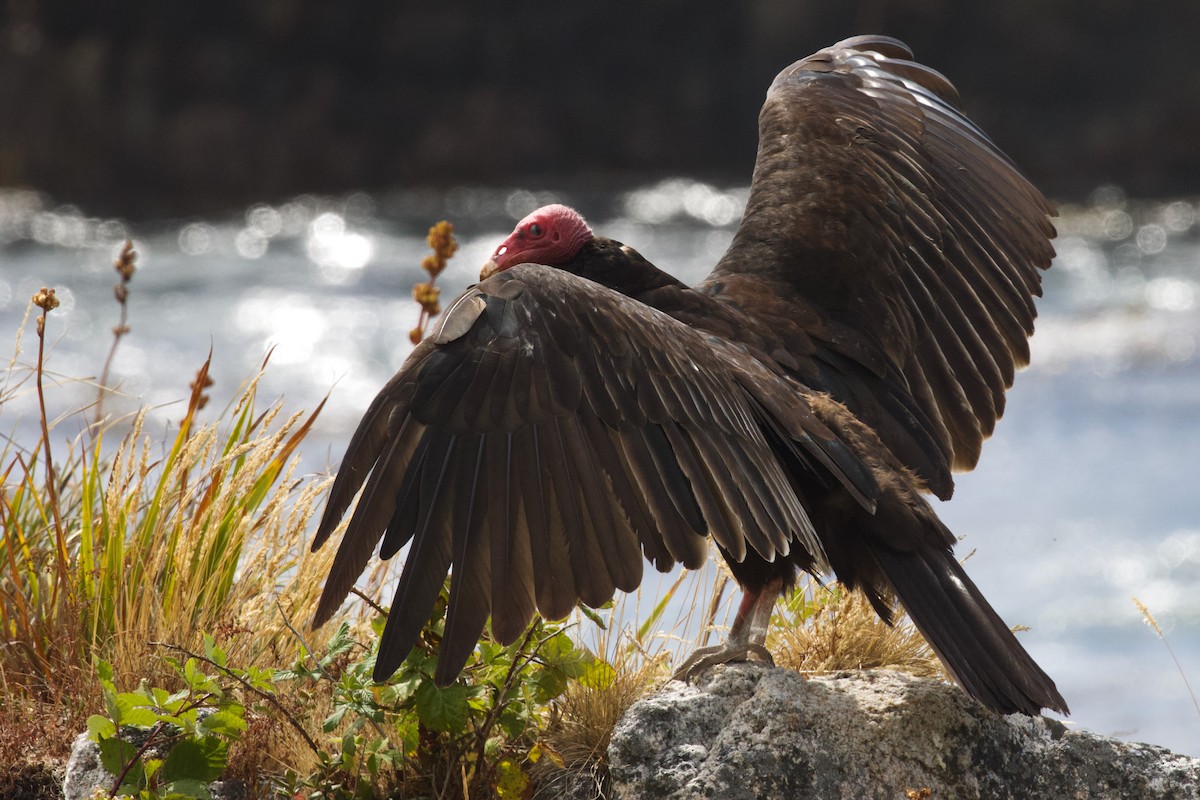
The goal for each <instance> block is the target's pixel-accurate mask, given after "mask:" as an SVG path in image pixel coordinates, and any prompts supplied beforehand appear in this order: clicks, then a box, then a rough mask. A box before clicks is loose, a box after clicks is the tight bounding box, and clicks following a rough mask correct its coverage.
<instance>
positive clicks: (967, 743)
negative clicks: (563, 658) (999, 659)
mask: <svg viewBox="0 0 1200 800" xmlns="http://www.w3.org/2000/svg"><path fill="white" fill-rule="evenodd" d="M608 756H609V764H610V769H611V778H612V786H613V792H612V796H613V797H614V798H626V799H627V800H634V798H637V800H657V799H659V798H662V799H663V800H665V799H666V798H671V800H683V798H702V797H703V798H710V797H711V798H722V799H727V800H741V799H742V798H747V799H749V798H789V799H792V800H807V799H808V798H813V800H816V799H817V798H820V800H832V799H834V798H845V800H874V798H880V800H882V799H883V798H887V800H904V799H905V798H906V797H929V798H931V800H950V798H986V800H1041V799H1042V798H1045V800H1062V798H1079V799H1086V798H1133V797H1136V798H1139V800H1158V799H1159V798H1161V799H1163V800H1165V799H1166V798H1172V799H1174V798H1179V800H1196V798H1200V759H1195V758H1189V757H1186V756H1181V755H1177V754H1175V753H1171V752H1170V751H1168V750H1166V749H1164V748H1160V747H1153V746H1151V745H1145V744H1131V743H1127V742H1121V741H1117V740H1113V739H1108V738H1105V737H1102V736H1097V735H1094V734H1090V733H1087V732H1084V731H1076V730H1071V729H1070V728H1068V727H1067V726H1065V725H1063V724H1062V723H1060V722H1057V721H1054V720H1050V719H1046V718H1043V717H1039V718H1036V719H1031V718H1028V717H1023V716H1020V715H1013V716H1010V717H1004V716H1000V715H998V714H996V713H994V712H992V711H990V710H988V709H986V708H984V707H983V706H982V705H980V704H978V703H976V702H974V701H973V700H971V699H970V698H968V697H967V696H966V695H964V694H963V693H962V692H961V691H959V690H958V688H956V687H954V686H949V685H947V684H944V683H940V682H938V681H933V680H929V679H924V678H916V677H913V676H910V675H905V674H903V673H898V672H893V671H889V670H876V671H866V672H852V673H839V674H835V675H829V676H821V677H812V678H805V677H803V676H801V675H800V674H798V673H796V672H792V671H790V670H783V669H772V668H769V667H763V666H759V665H756V664H737V665H729V666H724V667H716V668H714V669H712V670H710V671H709V672H708V673H707V675H705V676H704V677H703V678H701V680H700V681H699V682H698V684H697V685H694V686H691V685H685V684H683V683H679V682H672V683H669V684H668V685H667V686H666V687H665V688H664V689H663V690H662V691H660V692H658V693H657V694H655V695H653V696H651V697H647V698H645V699H643V700H640V701H639V702H638V703H636V704H635V705H634V706H633V707H632V708H630V710H629V712H628V713H627V714H626V715H625V717H624V718H623V719H622V720H621V722H620V723H619V724H618V725H617V729H616V731H615V733H614V735H613V739H612V745H611V746H610V747H609V751H608Z"/></svg>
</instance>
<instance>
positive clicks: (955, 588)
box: [871, 546, 1068, 715]
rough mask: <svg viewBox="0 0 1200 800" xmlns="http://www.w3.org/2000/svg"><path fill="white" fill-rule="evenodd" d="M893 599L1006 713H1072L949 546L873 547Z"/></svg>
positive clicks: (960, 673) (954, 670)
mask: <svg viewBox="0 0 1200 800" xmlns="http://www.w3.org/2000/svg"><path fill="white" fill-rule="evenodd" d="M871 549H872V551H873V554H874V556H875V558H876V560H877V561H878V563H879V566H880V568H881V569H882V570H883V572H884V574H885V575H886V576H887V579H888V581H889V582H890V583H891V584H892V587H893V589H894V590H895V593H896V597H897V598H898V599H899V600H900V603H901V604H902V605H903V606H904V608H905V610H906V611H907V612H908V615H909V617H911V618H912V621H913V623H914V624H915V625H916V626H917V629H918V630H920V631H921V633H922V635H924V637H925V639H926V640H927V641H928V642H929V644H930V645H931V646H932V647H933V649H934V651H935V652H936V653H937V654H938V657H939V658H941V660H942V663H943V664H945V665H946V669H947V670H948V671H949V672H950V674H951V675H952V676H953V677H954V679H955V680H957V681H958V683H959V684H960V685H962V687H963V689H965V690H966V691H967V693H968V694H970V695H971V696H972V697H974V698H975V699H977V700H979V701H980V702H981V703H983V704H984V705H987V706H989V707H990V708H993V709H995V710H996V711H999V712H1000V713H1002V714H1011V713H1014V712H1020V713H1022V714H1028V715H1036V714H1039V713H1041V710H1042V709H1043V708H1050V709H1053V710H1055V711H1060V712H1062V713H1064V714H1066V713H1068V709H1067V703H1066V701H1065V700H1064V699H1063V697H1062V695H1061V694H1059V692H1058V689H1057V688H1056V687H1055V685H1054V681H1053V680H1051V678H1050V676H1049V675H1047V674H1046V673H1045V672H1044V671H1042V668H1041V667H1039V666H1038V665H1037V663H1035V662H1034V660H1033V658H1032V657H1031V656H1030V655H1029V653H1028V652H1026V651H1025V648H1024V647H1022V646H1021V643H1020V642H1018V641H1017V638H1016V637H1015V636H1014V635H1013V633H1012V631H1011V630H1009V628H1008V626H1007V625H1005V624H1004V620H1002V619H1000V615H999V614H997V613H996V611H995V609H993V608H992V607H991V605H990V604H989V603H988V601H987V600H986V599H984V596H983V594H982V592H980V591H979V588H978V587H977V586H975V584H974V582H972V581H971V579H970V578H969V577H968V576H967V573H966V572H965V571H963V568H962V566H961V565H960V564H959V563H958V561H957V560H956V559H955V558H954V555H953V553H951V552H950V551H949V550H943V549H941V548H938V547H931V546H926V547H922V548H919V549H917V550H915V551H906V552H899V551H895V550H892V549H890V548H888V547H886V546H875V547H872V548H871Z"/></svg>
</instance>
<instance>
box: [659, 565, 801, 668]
mask: <svg viewBox="0 0 1200 800" xmlns="http://www.w3.org/2000/svg"><path fill="white" fill-rule="evenodd" d="M781 591H783V580H782V579H780V578H776V579H774V580H772V581H771V582H769V583H768V584H767V585H766V586H763V587H762V588H761V589H757V590H754V589H744V590H743V594H742V604H741V605H740V606H738V611H737V615H736V616H735V617H734V618H733V626H732V627H731V628H730V629H729V636H728V637H726V639H725V641H724V642H722V643H721V644H719V645H716V646H714V647H701V648H700V649H699V650H697V651H696V652H694V653H692V654H691V655H690V656H688V658H687V660H686V661H684V662H683V663H682V664H680V665H679V669H677V670H675V674H674V675H672V676H671V677H672V678H673V679H674V680H677V681H686V680H690V679H691V678H692V677H694V676H696V675H698V674H699V673H701V672H703V671H704V670H706V669H708V668H709V667H711V666H714V665H716V664H728V663H729V662H731V661H750V660H756V661H762V662H764V663H767V664H770V665H772V666H774V664H775V660H774V659H773V658H771V654H770V653H769V652H768V651H767V627H768V626H769V625H770V624H771V612H772V611H773V610H774V609H775V601H776V600H777V599H778V598H779V593H780V592H781Z"/></svg>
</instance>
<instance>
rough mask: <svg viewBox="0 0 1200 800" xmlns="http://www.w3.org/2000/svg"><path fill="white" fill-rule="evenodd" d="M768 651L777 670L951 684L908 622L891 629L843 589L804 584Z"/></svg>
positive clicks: (779, 615) (778, 620)
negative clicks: (886, 673)
mask: <svg viewBox="0 0 1200 800" xmlns="http://www.w3.org/2000/svg"><path fill="white" fill-rule="evenodd" d="M767 646H768V647H769V649H770V650H771V653H772V655H774V656H775V663H776V664H777V665H779V666H781V667H787V668H788V669H794V670H796V671H798V672H804V673H808V674H820V673H828V672H838V671H841V670H853V669H879V668H887V669H896V670H900V671H902V672H908V673H911V674H913V675H919V676H922V677H928V678H942V679H947V680H948V678H947V676H946V673H945V670H944V669H943V668H942V664H941V662H940V661H938V658H937V656H936V655H935V654H934V652H933V650H932V649H931V648H930V647H929V645H928V644H927V643H926V642H925V639H924V638H922V636H921V634H920V633H919V632H918V631H917V629H916V628H915V627H913V625H912V624H911V623H910V622H909V621H908V620H907V618H906V617H904V616H902V615H899V618H898V619H897V620H896V623H895V624H894V625H888V624H887V623H885V622H884V621H883V620H881V619H880V618H879V615H878V614H876V613H875V610H874V609H873V608H871V604H870V603H869V602H868V601H867V599H866V597H864V596H863V595H862V594H861V593H860V592H852V591H847V590H846V589H845V588H844V587H842V586H841V585H840V584H834V585H833V586H832V587H829V588H826V587H824V586H820V585H819V584H817V583H816V582H815V581H811V580H810V581H806V582H805V583H804V584H803V585H802V586H801V587H800V588H799V589H797V591H796V594H795V595H794V596H793V597H792V598H790V599H789V600H786V601H783V602H781V603H780V606H779V608H778V610H777V612H776V614H775V618H774V619H773V620H772V626H771V633H770V635H769V636H768V639H767Z"/></svg>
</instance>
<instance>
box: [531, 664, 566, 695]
mask: <svg viewBox="0 0 1200 800" xmlns="http://www.w3.org/2000/svg"><path fill="white" fill-rule="evenodd" d="M529 684H530V687H531V688H532V689H533V699H534V700H535V701H536V702H538V703H549V702H550V701H551V700H553V699H554V698H556V697H558V696H559V695H560V694H562V693H563V692H565V691H566V690H567V676H566V674H565V673H564V672H563V671H562V670H559V669H554V668H553V667H546V668H545V669H543V670H541V671H540V672H538V673H537V674H536V675H534V676H533V678H531V679H530V681H529Z"/></svg>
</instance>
